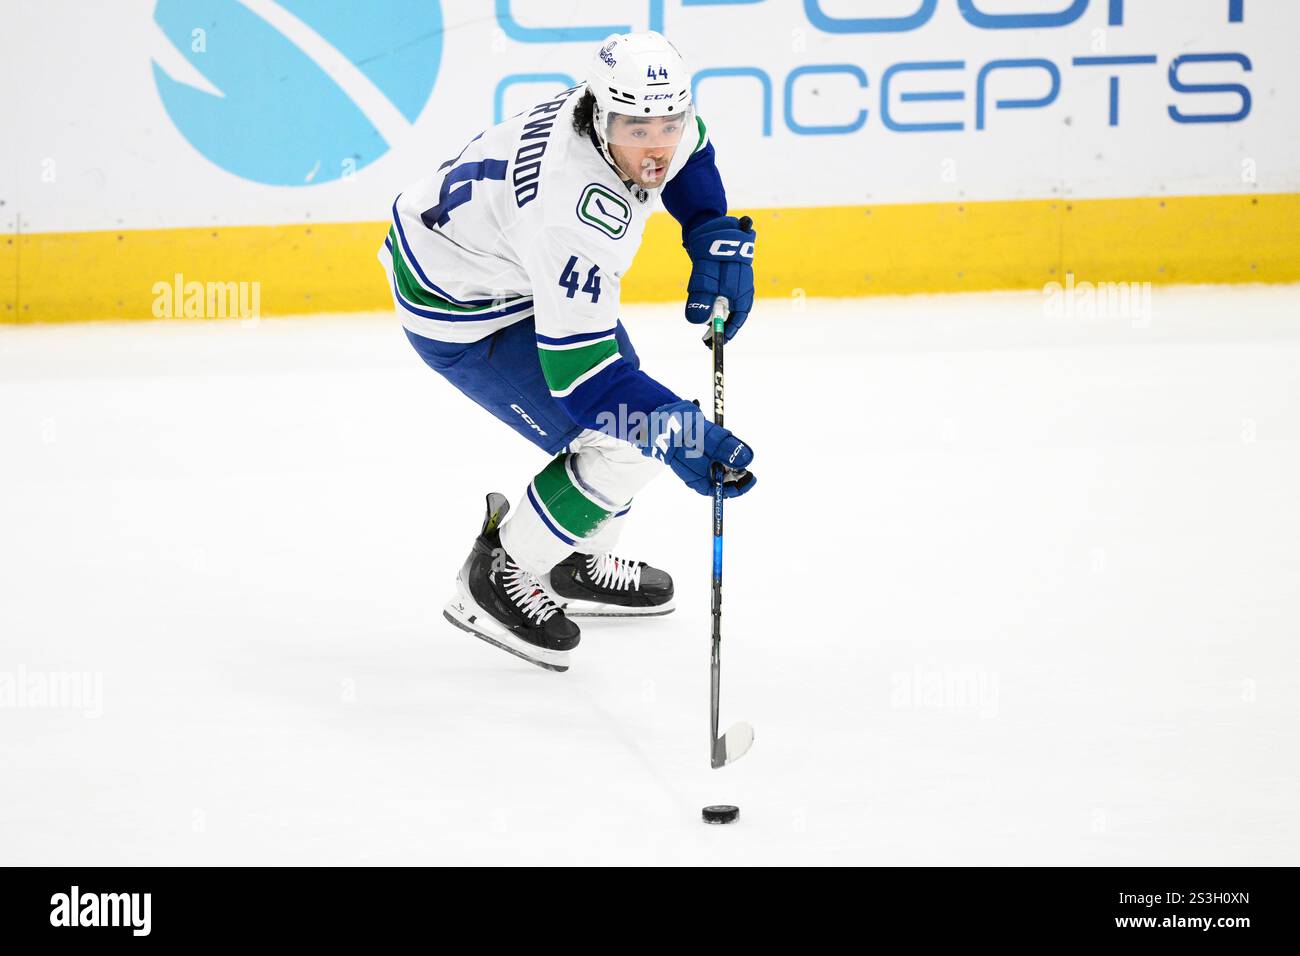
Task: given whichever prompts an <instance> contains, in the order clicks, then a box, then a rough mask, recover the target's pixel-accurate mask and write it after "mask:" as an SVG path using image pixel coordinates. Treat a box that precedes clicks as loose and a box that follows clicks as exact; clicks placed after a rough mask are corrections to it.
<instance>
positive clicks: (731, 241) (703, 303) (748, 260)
mask: <svg viewBox="0 0 1300 956" xmlns="http://www.w3.org/2000/svg"><path fill="white" fill-rule="evenodd" d="M747 224H748V223H747ZM740 225H741V223H740V220H739V219H737V218H736V217H734V216H719V217H718V218H717V219H710V220H709V221H708V222H706V223H703V224H701V225H699V226H696V227H695V228H694V229H693V230H691V234H690V235H689V236H687V237H686V251H687V252H688V253H689V254H690V257H691V278H690V282H688V283H687V285H686V321H688V322H693V323H695V324H696V325H699V324H700V323H702V322H707V321H708V320H709V315H710V313H711V312H712V310H713V301H714V299H716V298H717V297H718V296H720V295H721V296H725V297H726V299H727V305H728V306H729V307H730V309H731V312H730V314H729V315H728V316H727V324H726V326H725V329H726V337H727V341H731V338H732V336H734V335H735V334H736V333H737V332H739V331H740V327H741V326H742V325H744V324H745V320H746V319H747V318H749V309H750V306H752V305H753V304H754V266H753V259H754V237H755V233H754V230H753V229H752V228H750V229H742V228H740Z"/></svg>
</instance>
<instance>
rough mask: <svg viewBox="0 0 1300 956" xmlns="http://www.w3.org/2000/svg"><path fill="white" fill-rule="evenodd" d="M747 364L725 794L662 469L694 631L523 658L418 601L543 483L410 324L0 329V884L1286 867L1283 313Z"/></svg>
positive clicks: (946, 317)
mask: <svg viewBox="0 0 1300 956" xmlns="http://www.w3.org/2000/svg"><path fill="white" fill-rule="evenodd" d="M625 318H626V321H627V324H628V326H629V328H630V330H631V332H632V336H633V339H634V341H635V342H636V343H637V345H638V348H639V350H640V352H641V355H642V359H643V363H644V367H645V368H646V369H647V370H648V371H650V372H651V373H652V374H655V375H657V376H658V377H660V378H661V379H663V380H664V381H665V382H666V383H668V384H669V385H671V386H672V387H674V388H675V389H676V390H678V391H679V392H680V393H682V394H685V395H687V396H688V397H694V396H698V397H700V398H701V399H703V400H705V407H706V408H707V407H708V402H707V399H708V376H709V354H708V352H707V351H706V350H705V349H704V348H702V347H701V346H700V344H699V341H698V339H699V332H698V329H697V328H692V327H688V326H686V324H685V323H684V322H683V321H682V319H681V316H680V311H679V309H678V308H676V307H636V308H628V309H627V310H626V312H625ZM727 371H728V383H727V399H728V407H727V423H728V425H729V426H731V427H733V428H734V430H735V431H736V432H737V434H739V435H741V436H742V437H743V438H745V439H746V440H748V441H749V442H751V443H752V444H753V446H754V447H755V448H756V450H757V457H756V460H755V464H754V470H755V472H756V474H757V475H758V476H759V480H760V483H759V486H758V488H757V489H756V491H755V492H754V493H753V494H752V495H750V496H748V497H746V498H744V499H742V500H740V501H737V502H734V503H732V504H730V505H729V507H728V511H727V531H726V540H727V551H726V578H725V582H726V583H725V601H724V611H725V613H724V640H723V680H722V698H723V709H722V723H723V726H727V725H729V724H730V723H732V722H734V721H735V720H741V719H743V720H748V721H751V722H752V723H753V724H754V726H755V727H756V729H757V741H756V743H755V745H754V749H753V751H752V752H751V753H750V754H749V755H748V756H747V757H746V758H745V759H744V760H743V761H740V762H739V763H737V764H735V765H734V766H731V767H727V768H725V769H723V770H719V771H714V770H711V769H709V754H708V700H709V686H708V681H709V591H708V582H709V569H710V538H709V501H708V499H706V498H702V497H698V496H695V495H693V494H692V493H690V492H689V491H687V490H686V489H685V488H683V487H682V486H681V485H680V483H678V482H677V481H676V480H675V479H674V478H673V476H672V475H671V474H667V473H665V475H664V476H663V477H662V478H661V479H660V480H658V481H657V482H656V483H655V484H654V485H652V486H651V487H650V488H649V489H648V490H647V491H646V492H645V493H644V494H643V495H642V496H641V498H640V499H639V500H638V502H637V505H636V507H635V508H634V510H633V517H634V518H637V519H639V520H636V521H634V522H633V523H632V525H631V527H630V528H629V530H628V534H627V536H626V538H625V542H624V544H625V547H624V549H623V550H624V551H625V552H627V553H629V554H633V555H636V556H638V557H643V558H646V559H648V560H650V561H652V562H653V563H656V564H658V565H660V566H662V567H665V568H667V569H668V570H670V571H671V572H672V573H673V574H674V576H675V578H676V581H677V586H678V604H679V610H678V612H677V613H676V614H673V615H671V616H670V617H667V618H663V619H649V620H640V621H633V622H626V621H624V622H618V621H606V620H589V621H585V622H583V625H582V626H583V642H582V645H581V647H580V648H579V649H578V650H577V651H576V652H575V653H574V655H573V668H572V670H570V671H569V672H568V673H567V674H553V673H548V672H545V671H543V670H540V669H539V668H536V667H532V666H530V665H528V664H525V663H523V662H521V661H518V660H516V659H515V658H513V657H510V656H509V655H507V654H504V653H502V652H500V651H497V650H495V649H493V648H491V647H489V646H488V645H486V644H483V643H481V642H479V641H476V640H474V639H473V638H471V637H470V636H468V635H466V634H464V633H462V632H460V631H457V630H455V629H454V628H452V627H451V626H450V625H448V624H447V623H446V622H445V621H443V620H442V617H441V608H442V604H443V602H444V600H445V598H446V597H447V595H448V593H449V590H450V587H451V582H452V578H453V576H454V574H455V571H456V569H457V567H458V565H459V563H460V561H461V560H462V559H463V557H464V555H465V554H466V552H467V551H468V549H469V546H470V543H471V541H472V539H473V536H474V534H475V532H476V530H477V526H478V522H479V520H480V514H481V508H482V498H483V495H484V493H485V492H487V491H489V490H500V491H503V492H506V493H507V494H508V495H509V496H510V497H511V499H512V500H514V499H515V497H516V496H517V495H518V493H519V491H520V490H521V489H522V486H523V483H524V482H525V481H526V479H527V478H528V477H529V476H530V475H531V474H532V472H534V471H536V470H537V469H538V468H539V467H540V466H541V465H542V463H543V459H542V456H541V455H540V453H539V452H537V451H536V450H535V449H534V448H533V447H532V446H530V445H528V444H527V443H526V442H524V441H522V440H521V439H519V438H518V437H516V436H515V435H514V434H513V433H512V432H510V431H508V430H507V429H506V428H505V427H504V426H502V425H499V424H498V423H496V422H495V421H493V420H491V419H489V418H488V417H487V416H486V415H485V414H484V413H482V412H480V411H478V410H477V409H476V408H475V407H474V406H472V405H471V404H470V403H469V402H468V401H467V400H465V399H463V398H461V396H460V395H459V394H458V393H456V392H455V391H454V390H453V389H452V388H451V387H450V386H448V385H447V384H446V383H444V382H443V381H442V380H441V379H440V378H439V377H438V376H436V375H435V374H434V373H433V372H431V371H429V370H428V369H427V368H425V367H424V366H423V365H422V364H421V363H420V362H419V360H418V359H417V358H416V356H415V354H414V352H413V351H412V350H411V349H410V347H409V346H408V345H407V344H406V342H405V340H404V338H403V336H402V334H401V332H400V330H399V328H398V326H397V324H396V322H395V320H394V319H393V318H392V317H391V316H357V317H339V318H303V319H273V320H264V321H262V322H261V323H260V324H257V325H255V326H244V325H241V324H240V323H238V322H221V323H200V322H189V323H185V322H176V323H154V322H151V323H138V324H87V325H78V326H62V327H60V326H46V327H0V457H2V458H3V461H2V462H0V681H2V680H3V676H4V675H5V674H8V675H10V679H9V684H8V686H9V688H10V696H9V697H8V702H7V705H6V706H4V707H2V708H0V759H2V761H3V770H2V772H0V862H4V863H17V864H166V863H195V864H203V863H245V862H251V863H389V862H403V863H471V862H473V863H699V864H725V863H746V864H753V863H778V862H784V863H866V864H875V863H882V864H883V863H916V864H924V863H963V864H974V863H1060V864H1264V863H1269V864H1291V865H1295V864H1297V863H1300V852H1298V850H1300V833H1298V828H1297V823H1296V812H1295V811H1296V807H1297V805H1300V785H1298V781H1300V773H1298V769H1300V768H1298V765H1300V739H1298V738H1300V731H1298V728H1300V649H1298V647H1297V642H1298V641H1300V288H1257V289H1239V290H1232V289H1222V288H1211V289H1157V290H1156V291H1155V294H1154V298H1153V301H1152V310H1151V314H1150V316H1149V317H1141V316H1140V317H1137V318H1133V319H1128V318H1114V319H1097V318H1082V317H1075V318H1052V317H1050V316H1048V315H1045V314H1044V298H1043V297H1042V296H1040V295H1036V294H1008V295H985V296H958V297H940V298H912V299H876V300H867V301H839V302H816V301H808V302H803V301H801V300H798V299H794V300H791V301H789V302H786V301H761V302H760V303H759V305H758V307H757V309H756V310H755V313H754V316H753V318H752V319H751V321H750V323H749V325H748V326H747V327H746V329H745V330H744V332H743V333H742V334H741V335H740V337H739V338H737V339H736V341H735V343H734V344H733V346H732V348H731V350H730V352H729V353H728V360H727ZM51 672H54V673H62V674H80V673H89V674H91V675H92V683H91V684H90V685H88V686H91V687H93V686H94V685H93V679H95V675H98V678H97V679H99V680H102V698H101V699H100V700H99V701H98V702H97V706H96V707H94V708H90V709H101V710H102V715H100V716H97V717H96V716H87V714H86V713H85V711H86V709H87V708H86V707H85V706H83V707H81V708H77V707H67V706H65V707H61V708H51V707H34V706H23V707H19V706H16V704H17V703H19V702H23V703H31V702H32V698H31V697H30V696H27V697H23V696H22V694H21V693H17V692H16V691H15V681H16V680H17V678H18V677H19V676H20V675H22V674H26V676H27V680H28V681H29V682H30V681H31V680H32V675H33V674H36V675H41V674H49V673H51ZM38 682H39V677H38ZM2 689H3V684H2V683H0V690H2ZM713 803H735V804H738V805H739V806H740V807H741V810H742V813H741V821H740V823H739V824H738V825H736V826H732V827H709V826H705V825H704V824H703V823H702V822H701V820H700V808H701V807H703V806H705V805H706V804H713Z"/></svg>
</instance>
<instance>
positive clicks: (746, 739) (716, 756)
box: [710, 720, 754, 770]
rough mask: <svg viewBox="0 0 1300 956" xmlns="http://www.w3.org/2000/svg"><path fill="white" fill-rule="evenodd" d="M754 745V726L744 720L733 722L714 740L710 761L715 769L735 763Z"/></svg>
mask: <svg viewBox="0 0 1300 956" xmlns="http://www.w3.org/2000/svg"><path fill="white" fill-rule="evenodd" d="M753 745H754V728H753V726H751V725H750V724H747V723H745V722H744V721H743V720H742V721H741V722H740V723H738V724H732V725H731V727H730V729H728V731H727V732H726V733H725V734H723V735H722V736H721V737H719V738H718V739H717V740H715V741H714V742H713V756H712V759H711V760H710V763H712V765H713V769H714V770H717V769H718V768H719V767H725V766H726V765H727V764H729V763H735V762H736V761H737V760H739V759H740V758H741V757H743V756H745V754H747V753H749V748H750V747H752V746H753Z"/></svg>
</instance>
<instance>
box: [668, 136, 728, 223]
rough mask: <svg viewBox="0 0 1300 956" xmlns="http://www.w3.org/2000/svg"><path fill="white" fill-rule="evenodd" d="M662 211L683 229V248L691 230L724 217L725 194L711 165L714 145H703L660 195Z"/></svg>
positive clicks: (715, 169) (716, 168) (720, 178)
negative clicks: (662, 202) (667, 213)
mask: <svg viewBox="0 0 1300 956" xmlns="http://www.w3.org/2000/svg"><path fill="white" fill-rule="evenodd" d="M663 200H664V208H665V209H667V210H668V212H669V213H670V214H671V215H672V217H673V218H674V219H676V220H677V221H678V222H679V223H681V225H682V244H683V245H685V244H686V237H687V236H689V235H690V234H691V230H692V229H694V228H695V227H696V226H698V225H700V224H701V223H705V222H708V221H709V220H710V219H717V218H718V217H719V216H725V215H726V214H727V194H726V191H725V190H724V189H723V188H722V176H721V175H719V173H718V166H717V164H716V163H715V162H714V152H713V143H711V142H707V141H706V142H705V143H704V145H703V146H701V147H700V148H699V149H697V150H696V151H695V152H694V153H693V154H692V155H691V158H690V159H688V160H687V161H686V165H685V166H683V167H682V170H681V172H679V173H678V174H677V175H676V176H674V177H673V178H672V179H670V180H669V181H668V184H667V185H666V186H664V191H663Z"/></svg>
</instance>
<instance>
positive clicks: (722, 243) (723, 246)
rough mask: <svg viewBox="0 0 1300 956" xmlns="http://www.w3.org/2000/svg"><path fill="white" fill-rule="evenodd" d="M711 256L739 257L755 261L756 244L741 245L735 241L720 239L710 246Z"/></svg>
mask: <svg viewBox="0 0 1300 956" xmlns="http://www.w3.org/2000/svg"><path fill="white" fill-rule="evenodd" d="M709 255H711V256H718V257H720V258H725V257H727V256H734V255H739V256H740V258H742V259H753V258H754V244H753V243H752V242H745V243H740V242H736V241H735V240H733V239H718V240H716V241H715V242H714V243H713V245H711V246H709Z"/></svg>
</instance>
